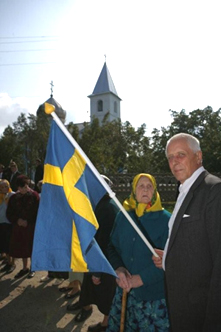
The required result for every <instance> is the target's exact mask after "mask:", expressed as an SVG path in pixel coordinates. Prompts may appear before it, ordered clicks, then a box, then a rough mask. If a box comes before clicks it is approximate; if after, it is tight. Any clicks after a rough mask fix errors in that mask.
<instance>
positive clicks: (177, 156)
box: [167, 138, 202, 183]
mask: <svg viewBox="0 0 221 332" xmlns="http://www.w3.org/2000/svg"><path fill="white" fill-rule="evenodd" d="M167 159H168V162H169V166H170V169H171V172H172V173H173V175H174V176H175V178H176V179H177V180H178V181H180V182H181V183H183V182H184V181H185V180H187V179H188V178H189V177H190V176H191V175H192V174H193V173H194V172H195V171H196V170H197V169H198V168H199V167H200V166H201V162H202V152H201V151H197V152H193V151H192V150H191V149H190V147H189V145H188V144H187V142H186V140H185V139H183V138H180V139H177V140H174V141H171V142H170V143H169V145H168V148H167Z"/></svg>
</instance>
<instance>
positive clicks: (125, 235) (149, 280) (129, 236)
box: [107, 173, 170, 332]
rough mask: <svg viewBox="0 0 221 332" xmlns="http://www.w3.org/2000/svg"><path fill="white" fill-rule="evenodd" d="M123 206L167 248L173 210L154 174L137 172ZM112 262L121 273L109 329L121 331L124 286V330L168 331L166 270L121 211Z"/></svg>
mask: <svg viewBox="0 0 221 332" xmlns="http://www.w3.org/2000/svg"><path fill="white" fill-rule="evenodd" d="M123 206H124V208H125V209H126V210H127V211H128V213H129V215H130V216H131V218H132V219H133V220H134V222H135V223H136V225H137V226H138V227H139V228H140V230H141V231H142V233H143V234H144V236H145V237H146V238H147V240H148V241H149V242H150V244H151V245H152V246H153V247H154V248H164V245H165V243H166V240H167V237H168V222H169V219H170V213H169V212H168V211H166V210H164V209H163V208H162V205H161V200H160V196H159V193H158V192H157V188H156V181H155V179H154V177H153V176H151V175H150V174H143V173H142V174H138V175H136V176H135V178H134V179H133V183H132V192H131V194H130V196H129V198H128V199H126V200H125V201H124V203H123ZM109 261H110V263H111V264H112V266H113V268H114V269H115V271H116V273H117V275H118V279H117V280H116V281H117V285H118V287H117V289H116V293H115V297H114V300H113V303H112V307H111V311H110V315H109V321H108V328H107V331H108V332H112V331H119V325H120V316H121V302H122V289H124V290H126V291H127V292H128V295H127V308H126V318H125V331H127V332H132V331H140V332H141V331H145V332H148V331H169V320H168V313H167V307H166V302H165V292H164V275H163V272H162V271H161V270H159V269H157V268H156V266H155V265H154V263H153V261H152V253H151V251H150V250H149V249H148V247H147V246H146V244H145V243H144V241H143V240H142V239H141V238H140V236H139V235H138V233H137V232H136V231H135V230H134V228H133V227H132V225H131V224H130V222H129V221H128V220H127V219H126V217H125V216H124V214H123V213H122V212H120V213H119V214H118V216H117V218H116V220H115V225H114V228H113V231H112V234H111V241H110V246H109Z"/></svg>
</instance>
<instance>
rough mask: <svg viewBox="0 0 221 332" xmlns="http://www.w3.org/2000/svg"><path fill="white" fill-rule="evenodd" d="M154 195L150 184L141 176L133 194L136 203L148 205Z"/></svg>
mask: <svg viewBox="0 0 221 332" xmlns="http://www.w3.org/2000/svg"><path fill="white" fill-rule="evenodd" d="M153 193H154V187H153V184H152V182H151V181H150V180H149V179H148V178H147V177H145V176H142V177H141V178H140V179H139V180H138V182H137V186H136V190H135V194H136V199H137V201H138V203H144V204H148V203H149V202H150V201H151V199H152V197H153Z"/></svg>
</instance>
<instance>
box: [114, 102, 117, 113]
mask: <svg viewBox="0 0 221 332" xmlns="http://www.w3.org/2000/svg"><path fill="white" fill-rule="evenodd" d="M114 113H117V102H116V101H115V102H114Z"/></svg>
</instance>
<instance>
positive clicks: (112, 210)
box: [67, 175, 119, 332]
mask: <svg viewBox="0 0 221 332" xmlns="http://www.w3.org/2000/svg"><path fill="white" fill-rule="evenodd" d="M102 176H103V178H104V179H105V180H106V182H107V183H108V185H109V186H111V185H112V182H111V180H110V179H109V178H107V177H106V176H104V175H102ZM118 211H119V208H118V207H117V205H116V204H115V202H114V201H113V199H111V198H110V197H109V195H108V194H106V195H105V196H103V197H102V198H101V200H100V201H99V203H98V204H97V206H96V209H95V216H96V218H97V221H98V224H99V228H98V231H97V233H96V235H95V239H96V241H97V243H98V245H99V246H100V248H101V250H102V252H103V253H104V255H105V256H106V257H107V247H108V243H109V237H110V233H111V230H112V227H113V224H114V220H115V217H116V215H117V213H118ZM115 289H116V278H115V277H114V276H112V275H109V274H107V273H84V278H83V283H82V286H81V294H80V299H79V302H76V303H74V304H72V305H69V306H68V307H67V309H68V310H77V309H80V308H81V310H80V311H79V312H78V314H77V315H76V317H75V321H77V322H82V321H84V320H86V319H87V318H88V317H89V316H90V315H91V313H92V307H91V304H95V305H97V307H98V309H99V311H100V312H101V313H102V314H103V315H104V318H103V321H102V322H99V323H97V324H95V325H91V326H89V327H88V331H92V332H93V331H94V332H99V331H100V332H101V331H106V327H107V321H108V315H109V311H110V307H111V303H112V300H113V297H114V294H115Z"/></svg>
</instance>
